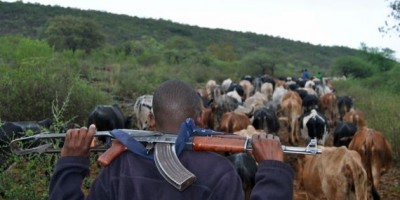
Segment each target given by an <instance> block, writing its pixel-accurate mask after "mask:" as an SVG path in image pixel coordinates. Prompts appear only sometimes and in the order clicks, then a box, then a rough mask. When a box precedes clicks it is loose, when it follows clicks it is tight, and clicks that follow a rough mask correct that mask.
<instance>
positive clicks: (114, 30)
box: [0, 2, 358, 70]
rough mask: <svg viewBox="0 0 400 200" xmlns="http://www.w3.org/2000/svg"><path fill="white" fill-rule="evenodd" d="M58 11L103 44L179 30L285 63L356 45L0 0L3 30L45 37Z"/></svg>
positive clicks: (319, 60)
mask: <svg viewBox="0 0 400 200" xmlns="http://www.w3.org/2000/svg"><path fill="white" fill-rule="evenodd" d="M62 15H72V16H76V17H82V18H88V19H91V20H93V21H95V22H96V23H98V24H99V25H100V27H101V31H102V32H103V33H104V35H105V38H106V43H107V45H112V46H114V47H116V48H119V47H122V46H123V45H124V44H126V43H127V42H129V41H132V40H140V39H141V38H142V37H143V36H149V37H152V38H154V39H155V40H156V41H157V42H159V43H161V44H165V43H167V42H168V41H169V39H171V38H173V37H176V36H181V37H184V38H187V39H188V40H190V41H191V42H192V43H193V46H194V48H195V49H197V50H199V51H206V50H207V49H208V48H209V47H210V46H212V45H219V46H220V45H231V46H232V47H233V49H234V52H235V53H236V54H237V55H238V58H237V59H238V60H240V58H243V57H244V56H245V55H246V54H248V53H250V52H253V51H256V50H257V49H259V48H261V47H262V48H266V49H267V50H268V51H269V52H271V53H276V54H281V55H282V56H284V58H285V61H286V63H290V64H292V65H295V66H297V65H300V66H299V67H300V68H301V67H309V68H315V69H316V70H317V68H322V69H323V70H324V69H325V68H328V67H329V66H331V63H332V62H333V60H335V59H336V58H338V57H341V56H348V55H355V54H357V52H358V50H355V49H350V48H346V47H338V46H336V47H326V46H319V45H311V44H309V43H303V42H297V41H292V40H287V39H283V38H279V37H272V36H268V35H259V34H254V33H249V32H246V33H244V32H234V31H227V30H222V29H208V28H200V27H197V26H188V25H183V24H178V23H174V22H171V21H166V20H162V19H159V20H154V19H144V18H138V17H131V16H126V15H116V14H111V13H106V12H99V11H86V10H79V9H72V8H62V7H58V6H44V5H38V4H25V3H21V2H17V3H6V2H0V24H1V26H2V28H1V30H0V36H1V35H9V34H22V35H24V36H27V37H32V38H44V30H45V29H46V26H47V22H48V21H49V20H50V19H52V18H54V17H56V16H62Z"/></svg>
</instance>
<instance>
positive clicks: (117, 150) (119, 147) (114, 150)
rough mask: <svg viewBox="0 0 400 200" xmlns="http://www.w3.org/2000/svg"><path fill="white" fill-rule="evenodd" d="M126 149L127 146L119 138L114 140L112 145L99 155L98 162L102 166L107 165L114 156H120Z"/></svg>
mask: <svg viewBox="0 0 400 200" xmlns="http://www.w3.org/2000/svg"><path fill="white" fill-rule="evenodd" d="M124 151H126V147H125V146H124V145H123V144H122V143H120V142H119V141H118V140H113V141H112V142H111V147H110V148H108V149H107V151H105V152H104V153H103V154H101V155H100V156H99V158H98V159H97V162H98V163H99V164H100V165H101V166H103V167H106V166H108V165H109V164H110V163H111V161H113V160H114V158H116V157H118V156H119V155H120V154H121V153H123V152H124Z"/></svg>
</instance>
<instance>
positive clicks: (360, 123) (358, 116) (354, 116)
mask: <svg viewBox="0 0 400 200" xmlns="http://www.w3.org/2000/svg"><path fill="white" fill-rule="evenodd" d="M343 121H344V122H352V123H354V124H355V125H357V129H362V128H363V127H366V126H367V123H366V121H365V117H364V113H363V112H361V111H359V110H355V109H350V111H349V112H347V113H346V114H345V115H344V116H343Z"/></svg>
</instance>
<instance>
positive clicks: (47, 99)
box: [0, 37, 109, 123]
mask: <svg viewBox="0 0 400 200" xmlns="http://www.w3.org/2000/svg"><path fill="white" fill-rule="evenodd" d="M0 41H4V42H2V44H3V45H1V47H0V55H1V56H0V57H3V56H2V55H5V56H4V57H5V58H6V63H10V64H9V65H6V66H4V67H1V68H0V74H1V79H0V91H1V93H2V94H3V95H1V96H0V102H1V104H0V116H2V119H3V120H5V121H34V120H42V119H44V118H48V117H49V116H51V115H52V111H51V108H52V102H53V101H54V100H59V101H60V100H61V99H65V98H66V97H67V96H69V100H70V107H69V109H68V111H66V113H65V114H66V116H65V117H69V118H74V117H76V116H78V117H77V120H78V121H77V122H78V123H82V122H83V121H85V120H86V116H87V110H89V109H90V108H92V107H94V106H95V105H97V104H99V103H100V102H103V103H104V102H107V101H109V97H107V96H106V95H105V94H104V93H102V92H100V91H96V89H95V88H93V87H92V86H90V85H87V83H86V82H85V81H83V80H81V79H80V78H79V77H80V76H79V71H78V70H77V69H75V68H74V67H70V65H69V62H66V60H59V59H61V57H57V56H54V55H53V53H52V52H51V51H46V49H50V50H51V48H50V47H49V46H48V45H47V44H46V43H45V42H43V41H36V40H28V39H24V38H19V37H15V38H14V37H13V38H10V37H5V38H0ZM10 41H12V42H10ZM2 49H5V50H7V49H8V50H9V51H3V50H2ZM11 49H12V51H11ZM30 49H32V50H30ZM33 49H41V50H38V51H33ZM4 52H6V53H4ZM3 53H4V54H3ZM53 58H58V59H57V60H53ZM72 88H73V90H71V89H72ZM83 99H84V100H83ZM107 99H108V100H107ZM60 102H61V101H60Z"/></svg>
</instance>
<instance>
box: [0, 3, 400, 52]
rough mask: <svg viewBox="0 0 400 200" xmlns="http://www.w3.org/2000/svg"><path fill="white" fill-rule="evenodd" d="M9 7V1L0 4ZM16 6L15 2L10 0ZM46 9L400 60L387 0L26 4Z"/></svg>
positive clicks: (397, 38)
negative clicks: (366, 51) (388, 54)
mask: <svg viewBox="0 0 400 200" xmlns="http://www.w3.org/2000/svg"><path fill="white" fill-rule="evenodd" d="M0 1H5V0H0ZM6 1H14V0H6ZM23 2H36V3H39V4H43V5H59V6H62V7H71V8H79V9H83V10H98V11H106V12H109V13H116V14H126V15H130V16H137V17H140V18H153V19H165V20H171V21H173V22H178V23H181V24H187V25H196V26H199V27H208V28H222V29H228V30H233V31H243V32H253V33H258V34H265V35H270V36H279V37H282V38H287V39H291V40H296V41H302V42H309V43H311V44H316V45H318V44H320V45H324V46H333V45H337V46H347V47H350V48H355V49H359V48H360V44H361V43H362V42H363V43H365V44H366V45H367V46H368V47H377V48H390V49H392V50H394V51H396V55H395V56H396V57H397V59H400V37H399V36H398V34H394V33H392V34H382V33H380V32H379V31H378V28H379V27H380V26H383V25H384V24H385V20H388V19H389V18H388V17H387V15H388V14H389V13H390V9H389V7H388V5H389V2H388V1H387V0H141V1H138V0H23Z"/></svg>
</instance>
